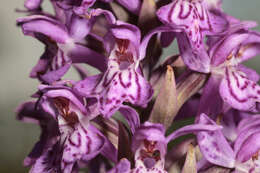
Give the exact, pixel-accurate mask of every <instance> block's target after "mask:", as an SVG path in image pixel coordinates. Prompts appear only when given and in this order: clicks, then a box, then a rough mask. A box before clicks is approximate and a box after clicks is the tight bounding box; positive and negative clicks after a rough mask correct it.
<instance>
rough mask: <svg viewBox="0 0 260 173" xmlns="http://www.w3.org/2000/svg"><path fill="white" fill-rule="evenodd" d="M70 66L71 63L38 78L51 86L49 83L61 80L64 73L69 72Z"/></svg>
mask: <svg viewBox="0 0 260 173" xmlns="http://www.w3.org/2000/svg"><path fill="white" fill-rule="evenodd" d="M70 66H71V63H70V62H68V63H66V64H65V65H64V66H63V67H61V68H59V69H57V70H53V71H49V72H47V73H45V74H44V75H40V76H39V78H40V79H41V80H42V81H44V82H46V83H49V84H51V83H53V82H55V81H57V80H59V79H61V78H62V77H63V76H64V75H65V73H66V72H67V71H68V70H69V68H70Z"/></svg>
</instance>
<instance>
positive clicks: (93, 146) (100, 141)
mask: <svg viewBox="0 0 260 173" xmlns="http://www.w3.org/2000/svg"><path fill="white" fill-rule="evenodd" d="M91 128H92V127H91V125H89V127H87V129H86V128H85V127H83V126H82V125H80V124H78V125H76V126H75V127H74V129H73V131H72V133H70V134H66V135H67V138H66V141H65V143H64V151H63V155H62V164H61V168H62V170H64V171H67V172H70V171H71V169H72V167H73V165H74V163H75V162H76V161H77V160H81V159H82V160H86V161H88V160H90V159H92V158H94V157H95V156H96V155H97V154H99V153H100V152H101V150H102V148H103V146H104V143H105V140H104V137H103V136H100V135H99V134H97V133H95V132H94V131H93V130H92V129H91ZM63 133H66V132H63Z"/></svg>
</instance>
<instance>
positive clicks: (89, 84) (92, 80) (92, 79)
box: [73, 75, 102, 97]
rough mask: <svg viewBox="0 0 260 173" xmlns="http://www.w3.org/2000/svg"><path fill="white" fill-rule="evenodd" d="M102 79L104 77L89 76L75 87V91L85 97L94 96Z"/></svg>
mask: <svg viewBox="0 0 260 173" xmlns="http://www.w3.org/2000/svg"><path fill="white" fill-rule="evenodd" d="M101 79H102V75H95V76H89V77H87V78H86V79H84V80H81V81H79V82H77V83H76V84H75V85H74V87H73V90H75V91H76V92H77V93H79V94H80V95H82V96H84V97H89V96H93V94H94V93H93V92H94V90H95V88H96V86H97V85H98V83H99V82H100V80H101Z"/></svg>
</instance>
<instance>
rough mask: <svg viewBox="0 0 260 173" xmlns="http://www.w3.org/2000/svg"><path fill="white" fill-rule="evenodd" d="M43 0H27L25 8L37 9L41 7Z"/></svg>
mask: <svg viewBox="0 0 260 173" xmlns="http://www.w3.org/2000/svg"><path fill="white" fill-rule="evenodd" d="M41 3H42V0H26V1H25V3H24V6H25V8H27V9H28V10H36V9H38V8H40V6H41Z"/></svg>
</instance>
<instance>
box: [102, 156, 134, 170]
mask: <svg viewBox="0 0 260 173" xmlns="http://www.w3.org/2000/svg"><path fill="white" fill-rule="evenodd" d="M130 171H131V164H130V162H129V161H128V160H127V159H121V160H120V161H119V162H118V163H117V164H116V165H115V167H114V168H112V169H111V170H110V171H108V172H107V173H130Z"/></svg>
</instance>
